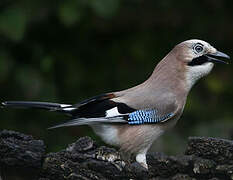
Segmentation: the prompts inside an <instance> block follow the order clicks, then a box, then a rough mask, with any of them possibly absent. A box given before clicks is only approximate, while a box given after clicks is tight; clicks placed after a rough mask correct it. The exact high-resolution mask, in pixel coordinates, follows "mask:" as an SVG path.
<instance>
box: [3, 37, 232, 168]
mask: <svg viewBox="0 0 233 180" xmlns="http://www.w3.org/2000/svg"><path fill="white" fill-rule="evenodd" d="M219 57H222V58H228V59H229V58H230V57H229V56H228V55H226V54H224V53H222V52H220V51H217V50H216V49H215V48H214V47H213V46H211V45H210V44H209V43H207V42H205V41H202V40H188V41H184V42H182V43H180V44H178V45H176V46H175V47H174V48H173V49H172V50H171V51H170V52H169V53H168V54H167V55H166V56H165V57H164V58H163V59H162V60H161V61H160V62H159V63H158V65H157V66H156V67H155V69H154V71H153V73H152V74H151V76H150V77H149V79H147V80H146V81H145V82H143V83H142V84H139V85H137V86H135V87H132V88H130V89H127V90H123V91H118V92H111V93H106V94H102V95H99V96H95V97H92V98H90V99H87V100H85V101H82V102H80V103H78V104H74V105H72V104H58V103H47V102H30V101H6V102H3V103H2V106H4V107H25V108H40V109H46V110H50V111H58V112H62V113H65V114H67V115H69V116H71V120H70V121H67V122H66V123H63V124H59V125H56V126H53V127H51V128H58V127H65V126H78V125H89V126H90V127H92V128H93V130H94V132H95V133H96V134H97V135H98V136H100V137H101V138H102V140H103V141H104V142H106V143H108V144H110V145H113V146H118V147H120V150H121V152H124V153H126V154H134V155H135V156H136V161H137V162H138V163H140V164H141V165H142V166H143V167H145V168H146V169H147V168H148V165H147V163H146V153H147V151H148V149H149V148H150V146H151V144H152V143H153V141H154V140H156V139H157V138H158V137H159V136H160V135H162V134H163V133H164V132H165V131H166V130H168V129H170V128H171V127H173V126H174V125H175V124H176V122H177V120H178V119H179V118H180V116H181V114H182V112H183V109H184V106H185V103H186V99H187V96H188V93H189V91H190V89H191V87H192V86H193V85H194V83H195V82H196V81H197V80H198V79H200V78H201V77H203V76H206V75H207V74H209V73H210V71H211V70H212V68H213V66H214V63H226V62H224V61H222V60H220V59H217V58H219ZM51 128H50V129H51Z"/></svg>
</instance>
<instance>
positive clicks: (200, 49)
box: [193, 44, 203, 53]
mask: <svg viewBox="0 0 233 180" xmlns="http://www.w3.org/2000/svg"><path fill="white" fill-rule="evenodd" d="M193 49H194V51H195V52H196V53H200V52H202V51H203V45H202V44H196V45H195V46H194V47H193Z"/></svg>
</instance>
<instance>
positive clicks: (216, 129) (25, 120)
mask: <svg viewBox="0 0 233 180" xmlns="http://www.w3.org/2000/svg"><path fill="white" fill-rule="evenodd" d="M193 38H197V39H203V40H206V41H208V42H209V43H211V44H212V45H213V46H215V47H216V48H218V50H220V51H223V52H225V53H227V54H228V55H230V56H231V57H233V52H232V48H233V1H232V0H221V1H219V0H196V1H186V0H180V1H168V0H164V1H155V0H146V1H144V0H65V1H62V0H56V1H55V0H51V1H45V0H33V1H31V0H21V1H14V0H1V1H0V100H1V101H5V100H35V101H49V102H62V103H77V102H79V101H81V100H84V99H85V98H88V97H90V96H94V95H98V94H100V93H103V92H111V91H118V90H123V89H126V88H129V87H132V86H135V85H137V84H139V83H141V82H143V81H144V80H145V79H146V78H148V76H149V75H150V74H151V72H152V71H153V69H154V67H155V65H156V64H157V63H158V62H159V61H160V60H161V58H162V57H164V56H165V55H166V54H167V53H168V52H169V51H170V50H171V49H172V48H173V47H174V46H175V45H176V44H178V43H179V42H182V41H184V40H187V39H193ZM230 61H232V60H230ZM232 76H233V63H230V64H229V65H222V64H218V65H216V67H215V68H214V70H213V72H212V73H211V74H210V75H209V76H208V77H206V78H204V79H202V80H201V81H200V82H199V83H198V84H196V85H195V87H194V88H193V89H192V91H191V93H190V95H189V97H188V101H187V104H186V107H185V110H184V114H183V115H182V117H181V119H180V120H179V121H178V123H177V125H176V127H175V128H174V129H173V130H171V131H170V132H168V133H167V134H166V135H164V136H162V137H161V138H160V139H159V140H158V141H157V142H156V143H155V146H154V150H155V151H164V152H166V153H168V154H176V153H182V152H183V151H184V149H185V145H186V142H187V137H188V136H212V137H220V138H228V139H232V137H233V111H232V110H233V83H232ZM66 119H69V118H67V117H65V116H64V115H61V114H56V113H53V112H46V111H41V110H24V109H0V130H2V129H9V130H15V131H19V132H22V133H26V134H31V135H33V136H34V137H35V138H37V139H43V140H44V141H45V143H46V145H47V147H48V151H58V150H61V149H62V148H64V147H66V146H67V144H69V143H72V142H73V141H75V140H76V139H77V138H78V137H80V136H84V135H88V136H91V137H93V138H94V139H96V140H97V141H98V143H99V144H102V142H101V141H100V139H99V138H98V137H96V136H95V135H94V133H93V132H92V131H91V129H90V128H88V127H73V128H62V129H56V130H50V131H48V130H47V128H48V127H50V126H52V125H54V124H57V123H59V122H64V121H65V120H66Z"/></svg>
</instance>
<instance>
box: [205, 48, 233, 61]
mask: <svg viewBox="0 0 233 180" xmlns="http://www.w3.org/2000/svg"><path fill="white" fill-rule="evenodd" d="M204 56H206V57H207V59H208V61H209V62H213V63H215V62H216V63H224V64H228V62H225V61H223V60H220V59H217V58H226V59H230V56H228V55H227V54H225V53H223V52H220V51H217V52H216V53H209V54H206V55H204Z"/></svg>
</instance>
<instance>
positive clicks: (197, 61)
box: [188, 56, 208, 66]
mask: <svg viewBox="0 0 233 180" xmlns="http://www.w3.org/2000/svg"><path fill="white" fill-rule="evenodd" d="M206 62H208V58H207V57H206V56H200V57H197V58H194V59H193V60H192V61H191V62H189V63H188V65H189V66H197V65H202V64H204V63H206Z"/></svg>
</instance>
